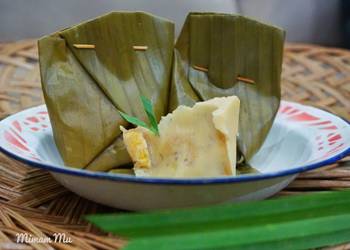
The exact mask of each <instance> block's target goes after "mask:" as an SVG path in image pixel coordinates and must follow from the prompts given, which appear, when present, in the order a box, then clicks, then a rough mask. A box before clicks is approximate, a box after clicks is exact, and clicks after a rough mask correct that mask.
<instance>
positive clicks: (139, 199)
mask: <svg viewBox="0 0 350 250" xmlns="http://www.w3.org/2000/svg"><path fill="white" fill-rule="evenodd" d="M0 150H1V151H2V152H4V153H5V154H7V155H8V156H10V157H12V158H14V159H16V160H19V161H21V162H24V163H26V164H28V165H30V166H33V167H38V168H41V169H44V170H48V171H49V172H50V173H51V174H52V175H53V177H54V178H55V179H56V180H57V181H58V182H60V183H61V184H62V185H63V186H65V187H66V188H68V189H69V190H71V191H73V192H75V193H77V194H79V195H81V196H83V197H85V198H87V199H89V200H92V201H95V202H98V203H101V204H105V205H108V206H112V207H116V208H121V209H127V210H150V209H160V208H173V207H189V206H199V205H209V204H216V203H223V202H231V201H244V200H259V199H264V198H267V197H269V196H272V195H273V194H275V193H277V192H278V191H280V190H281V189H283V188H284V187H286V186H287V185H288V184H289V183H290V182H291V181H292V180H293V179H294V178H295V177H296V176H297V175H298V174H299V173H301V172H304V171H308V170H312V169H316V168H319V167H322V166H324V165H327V164H331V163H333V162H336V161H337V160H339V159H341V158H343V157H345V156H346V155H348V154H349V153H350V125H349V123H348V122H347V121H345V120H343V119H341V118H339V117H337V116H335V115H333V114H331V113H328V112H326V111H323V110H320V109H317V108H314V107H309V106H305V105H301V104H298V103H293V102H287V101H282V102H281V105H280V108H279V110H278V113H277V116H276V119H275V120H274V123H273V126H272V128H271V130H270V132H269V134H268V137H267V139H266V140H265V142H264V144H263V146H262V147H261V148H260V150H259V151H258V153H257V154H256V155H255V156H254V157H253V158H252V160H251V162H250V163H251V165H252V166H254V167H255V168H256V169H257V170H258V171H259V172H260V173H258V174H246V175H240V176H233V177H220V178H197V179H170V178H149V177H135V176H129V175H122V174H113V173H105V172H93V171H88V170H83V169H76V168H71V167H66V166H64V164H63V161H62V159H61V157H60V155H59V153H58V151H57V148H56V146H55V143H54V140H53V135H52V129H51V125H50V120H49V117H48V113H47V110H46V106H45V105H42V106H38V107H34V108H30V109H27V110H24V111H22V112H19V113H17V114H14V115H12V116H9V117H7V118H6V119H4V120H2V121H1V122H0Z"/></svg>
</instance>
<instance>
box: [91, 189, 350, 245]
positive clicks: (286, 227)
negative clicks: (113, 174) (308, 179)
mask: <svg viewBox="0 0 350 250" xmlns="http://www.w3.org/2000/svg"><path fill="white" fill-rule="evenodd" d="M349 207H350V191H342V192H330V193H319V194H312V195H303V196H297V197H288V198H283V199H276V200H267V201H262V202H251V203H245V204H244V203H243V204H237V205H233V204H229V205H220V206H213V207H207V208H192V209H183V210H168V211H159V212H153V213H141V214H126V215H94V216H89V217H88V220H89V221H91V222H93V223H94V224H96V225H98V226H99V227H100V228H102V229H103V230H105V231H109V232H114V233H117V234H118V235H122V236H125V237H129V238H130V240H131V242H130V243H129V245H128V246H127V248H126V249H137V247H139V246H144V247H145V248H142V249H152V247H153V249H166V247H168V248H167V249H207V248H208V249H211V248H214V249H221V248H223V249H226V248H227V249H235V248H236V247H237V249H238V248H240V247H243V246H245V247H247V248H248V249H249V248H253V246H254V245H255V246H257V244H259V245H260V244H262V245H263V246H264V249H269V247H271V246H286V249H299V248H300V249H303V248H309V247H318V246H324V245H327V244H337V243H342V242H345V241H346V240H350V239H349V238H346V237H344V235H346V233H350V223H349V221H350V209H349ZM336 232H339V233H336ZM329 235H332V237H330V236H329ZM162 247H164V248H162ZM244 249H245V248H244ZM270 249H271V248H270Z"/></svg>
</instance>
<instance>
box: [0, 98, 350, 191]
mask: <svg viewBox="0 0 350 250" xmlns="http://www.w3.org/2000/svg"><path fill="white" fill-rule="evenodd" d="M289 103H294V102H289ZM296 104H298V105H302V104H299V103H296ZM303 106H307V105H303ZM308 107H311V106H308ZM312 108H315V107H312ZM315 109H318V108H315ZM319 110H322V111H323V112H326V113H328V114H330V115H332V116H335V117H337V118H339V119H341V120H343V121H345V122H346V123H347V124H349V125H350V121H347V120H346V119H344V118H342V117H339V116H337V115H335V114H332V113H331V112H328V111H325V110H323V109H319ZM0 152H3V153H4V154H6V155H8V156H10V157H11V158H13V159H15V160H18V161H20V162H22V163H25V164H27V165H30V166H33V167H36V168H40V169H44V170H47V171H52V172H56V173H61V174H67V175H74V176H78V177H88V178H93V179H104V180H112V181H122V182H134V183H140V184H163V185H203V184H227V183H237V182H249V181H259V180H265V179H272V178H278V177H284V176H288V175H295V174H299V173H301V172H305V171H310V170H313V169H317V168H320V167H323V166H325V165H329V164H333V163H335V162H337V161H339V160H341V159H343V158H344V157H346V156H348V155H350V147H349V148H347V149H345V150H344V151H343V152H341V153H339V154H337V155H335V156H333V157H331V158H328V159H325V160H323V161H320V162H315V163H312V164H308V165H304V166H299V167H295V168H292V169H287V170H282V171H276V172H271V173H261V174H248V175H240V176H232V177H214V178H193V179H183V178H176V179H175V178H150V177H136V176H127V175H122V174H114V173H106V172H93V171H89V170H82V169H75V168H71V167H64V168H63V167H57V166H54V165H51V164H45V163H40V162H35V161H31V160H28V159H25V158H22V157H20V156H18V155H15V154H13V153H11V152H10V151H7V150H6V149H5V148H3V147H1V146H0Z"/></svg>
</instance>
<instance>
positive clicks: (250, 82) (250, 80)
mask: <svg viewBox="0 0 350 250" xmlns="http://www.w3.org/2000/svg"><path fill="white" fill-rule="evenodd" d="M193 68H194V69H196V70H199V71H203V72H208V71H209V70H208V68H205V67H201V66H197V65H194V66H193ZM236 79H237V80H238V81H241V82H245V83H249V84H254V83H255V81H254V80H252V79H249V78H246V77H243V76H237V78H236Z"/></svg>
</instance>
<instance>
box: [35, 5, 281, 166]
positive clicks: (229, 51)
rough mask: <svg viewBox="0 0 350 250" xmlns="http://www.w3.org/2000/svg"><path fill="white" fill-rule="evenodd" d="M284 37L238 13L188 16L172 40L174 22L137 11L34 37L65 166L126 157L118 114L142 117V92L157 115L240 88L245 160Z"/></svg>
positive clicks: (268, 111) (260, 135)
mask: <svg viewBox="0 0 350 250" xmlns="http://www.w3.org/2000/svg"><path fill="white" fill-rule="evenodd" d="M283 41H284V32H283V31H282V30H280V29H278V28H275V27H272V26H269V25H265V24H262V23H259V22H257V21H254V20H251V19H248V18H245V17H241V16H237V15H228V14H215V13H190V14H189V15H188V17H187V19H186V22H185V25H184V27H183V29H182V32H181V34H180V37H179V38H178V40H177V42H176V44H175V46H174V24H173V23H172V22H170V21H168V20H165V19H163V18H159V17H155V16H153V15H150V14H147V13H144V12H112V13H109V14H106V15H104V16H101V17H98V18H96V19H94V20H91V21H88V22H84V23H82V24H79V25H77V26H73V27H71V28H68V29H65V30H62V31H59V32H56V33H54V34H52V35H49V36H46V37H44V38H42V39H40V40H39V43H38V45H39V59H40V71H41V80H42V87H43V92H44V97H45V101H46V105H47V107H48V112H49V115H50V120H51V123H52V127H53V133H54V139H55V142H56V145H57V147H58V150H59V152H60V154H61V156H62V158H63V160H64V162H65V164H66V165H67V166H71V167H76V168H86V169H90V170H96V171H107V170H109V169H112V168H115V167H118V166H121V165H124V164H127V163H129V162H130V161H131V160H130V158H129V155H128V153H127V151H126V149H125V147H124V144H123V142H122V139H121V136H120V135H121V131H120V128H119V127H120V125H123V126H129V125H128V124H127V123H126V122H125V121H124V120H123V119H122V117H120V115H119V112H118V111H122V112H124V113H127V114H129V115H132V116H136V117H137V118H139V119H140V120H143V121H145V122H146V121H148V119H147V115H146V113H145V112H144V110H143V107H142V104H141V101H140V96H141V95H143V96H145V97H147V98H148V99H150V100H151V102H152V105H153V108H154V111H155V115H156V118H157V120H158V121H159V120H160V118H161V116H162V115H165V114H167V113H168V112H170V111H172V110H174V109H175V108H176V107H177V106H178V105H181V104H182V105H188V106H191V105H193V104H194V103H195V102H196V101H200V100H206V99H210V98H212V97H215V96H227V95H237V96H238V97H239V98H240V99H241V114H240V129H239V139H238V140H239V148H240V151H241V152H242V153H243V155H244V156H245V158H246V159H248V160H249V159H250V158H251V156H252V155H254V153H255V152H256V151H257V150H258V149H259V147H260V146H261V144H262V143H263V141H264V139H265V137H266V135H267V133H268V131H269V129H270V127H271V124H272V122H273V119H274V116H275V114H276V111H277V109H278V106H279V102H280V85H279V84H280V73H281V63H282V51H283ZM76 44H90V45H94V48H92V49H91V48H90V49H81V48H76V46H75V45H76ZM133 46H147V50H145V51H138V50H134V49H133ZM194 66H200V67H204V68H207V69H208V72H202V71H198V70H196V69H194ZM237 76H241V77H245V78H249V79H252V80H254V82H255V83H254V84H248V83H245V82H242V81H239V80H237Z"/></svg>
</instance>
